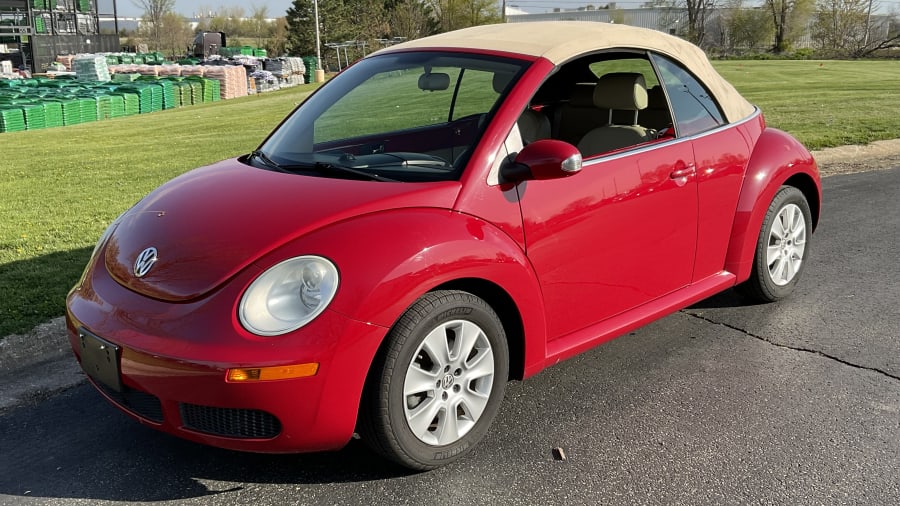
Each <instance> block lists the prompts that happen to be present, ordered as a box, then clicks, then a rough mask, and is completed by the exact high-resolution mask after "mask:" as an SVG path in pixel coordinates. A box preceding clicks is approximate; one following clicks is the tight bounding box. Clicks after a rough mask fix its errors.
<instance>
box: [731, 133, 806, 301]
mask: <svg viewBox="0 0 900 506" xmlns="http://www.w3.org/2000/svg"><path fill="white" fill-rule="evenodd" d="M784 184H789V185H792V186H796V187H797V188H799V189H800V190H801V191H802V192H803V194H804V195H805V196H806V200H807V201H809V207H810V211H811V212H812V221H813V229H815V227H816V224H817V223H818V221H819V212H820V205H821V202H822V187H821V181H820V178H819V169H818V167H817V166H816V162H815V160H813V157H812V155H811V154H810V153H809V151H808V150H807V149H806V148H805V147H804V146H803V145H802V144H800V142H798V141H797V140H796V139H794V138H793V137H792V136H790V135H789V134H787V133H785V132H782V131H781V130H778V129H775V128H766V129H765V130H764V131H763V132H762V134H761V135H760V136H759V138H758V139H757V141H756V146H755V147H754V149H753V153H752V154H751V155H750V161H749V162H748V164H747V172H746V174H745V175H744V182H743V185H742V187H741V194H740V197H739V199H738V206H737V210H736V212H735V216H734V225H733V226H732V229H731V240H730V242H729V245H728V253H727V254H726V257H725V270H726V271H728V272H731V273H733V274H734V275H735V276H736V280H737V282H738V283H741V282H743V281H746V280H747V279H748V278H749V277H750V272H751V270H752V268H753V256H754V254H755V252H756V241H757V239H758V237H759V231H760V229H761V228H762V222H763V218H765V215H766V211H767V210H768V208H769V204H770V203H771V202H772V199H773V198H774V197H775V193H776V192H778V189H779V188H780V187H781V186H782V185H784Z"/></svg>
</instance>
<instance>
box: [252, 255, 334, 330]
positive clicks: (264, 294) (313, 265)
mask: <svg viewBox="0 0 900 506" xmlns="http://www.w3.org/2000/svg"><path fill="white" fill-rule="evenodd" d="M337 288H338V271H337V267H335V266H334V264H333V263H331V262H330V261H329V260H327V259H325V258H322V257H318V256H302V257H296V258H291V259H290V260H285V261H284V262H281V263H280V264H278V265H275V266H274V267H272V268H270V269H269V270H267V271H266V272H264V273H262V275H260V276H259V277H258V278H256V280H255V281H253V283H251V284H250V287H249V288H247V291H246V292H244V296H243V297H241V303H240V306H239V308H238V317H239V318H240V320H241V325H243V326H244V328H246V329H247V330H248V331H250V332H252V333H254V334H257V335H260V336H277V335H280V334H285V333H287V332H291V331H292V330H297V329H299V328H300V327H302V326H304V325H306V324H307V323H309V322H310V321H312V320H313V319H314V318H315V317H316V316H318V315H319V313H321V312H322V311H324V310H325V308H326V307H327V306H328V304H329V303H330V302H331V299H332V298H334V294H335V293H336V292H337Z"/></svg>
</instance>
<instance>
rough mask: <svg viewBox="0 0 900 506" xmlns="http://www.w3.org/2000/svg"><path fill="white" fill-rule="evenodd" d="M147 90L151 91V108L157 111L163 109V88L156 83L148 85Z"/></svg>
mask: <svg viewBox="0 0 900 506" xmlns="http://www.w3.org/2000/svg"><path fill="white" fill-rule="evenodd" d="M146 86H147V88H149V89H150V107H151V109H152V110H153V111H154V112H155V111H161V110H162V109H163V88H162V86H160V85H158V84H156V83H148V84H147V85H146Z"/></svg>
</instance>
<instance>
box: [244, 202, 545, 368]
mask: <svg viewBox="0 0 900 506" xmlns="http://www.w3.org/2000/svg"><path fill="white" fill-rule="evenodd" d="M308 254H316V255H321V256H324V257H326V258H329V259H331V260H332V261H333V262H334V263H335V265H336V266H337V268H338V270H339V271H340V285H339V288H338V292H337V294H336V295H335V298H334V300H333V301H332V302H331V305H330V306H329V310H330V311H336V312H339V313H342V314H344V315H346V316H347V317H349V318H352V319H354V320H357V321H361V322H365V323H369V324H372V325H378V326H383V327H391V326H393V325H394V323H395V322H396V321H397V320H398V319H399V317H400V315H401V314H402V313H403V312H404V311H405V310H406V309H407V308H408V307H409V306H410V305H412V303H413V302H414V301H415V300H416V299H417V298H419V297H420V296H421V295H422V294H424V293H427V292H428V291H430V290H432V289H434V288H435V287H438V286H441V285H445V284H447V283H451V282H453V281H456V280H472V279H475V280H483V281H487V282H489V283H491V284H493V285H495V286H497V287H499V288H500V289H502V290H503V291H505V292H506V294H507V295H508V296H509V298H510V299H511V300H512V301H513V303H514V304H515V306H516V312H517V313H518V314H519V315H520V317H521V320H522V321H521V324H522V328H523V329H524V335H525V336H527V338H525V342H524V343H523V346H524V347H525V349H524V350H523V351H524V353H525V355H524V358H525V363H526V364H529V363H539V362H541V361H542V360H543V359H544V356H545V353H546V349H545V343H546V322H545V318H544V308H543V299H542V296H541V290H540V284H539V282H538V279H537V276H536V275H535V273H534V271H533V269H532V267H531V264H530V262H529V261H528V259H527V257H526V256H525V253H524V252H523V251H522V249H521V248H520V247H519V246H518V245H517V244H516V242H515V241H514V240H513V239H511V238H510V237H509V236H508V235H506V234H505V233H504V232H502V231H501V230H500V229H498V228H497V227H495V226H493V225H492V224H490V223H488V222H486V221H484V220H481V219H479V218H476V217H474V216H470V215H466V214H461V213H458V212H455V211H451V210H447V209H436V208H406V209H396V210H390V211H383V212H378V213H372V214H368V215H364V216H359V217H355V218H351V219H348V220H345V221H343V222H339V223H335V224H333V225H330V226H327V227H324V228H322V229H320V230H317V231H315V232H313V233H310V234H308V235H306V236H304V237H302V238H299V239H297V240H296V241H294V242H293V243H291V244H289V245H287V246H285V247H283V248H281V249H279V251H278V252H275V254H272V255H269V256H267V257H266V258H265V259H263V261H262V262H261V263H259V267H260V268H262V269H267V268H268V267H269V266H270V265H274V264H275V263H277V262H279V261H281V260H284V259H285V258H289V257H292V256H297V255H308ZM488 302H491V301H488ZM499 312H500V311H499V310H498V313H499ZM511 337H512V336H511ZM538 344H540V345H538Z"/></svg>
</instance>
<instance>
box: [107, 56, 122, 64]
mask: <svg viewBox="0 0 900 506" xmlns="http://www.w3.org/2000/svg"><path fill="white" fill-rule="evenodd" d="M120 61H121V60H120V59H119V56H118V55H114V54H108V55H106V64H107V65H118V64H119V62H120Z"/></svg>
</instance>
